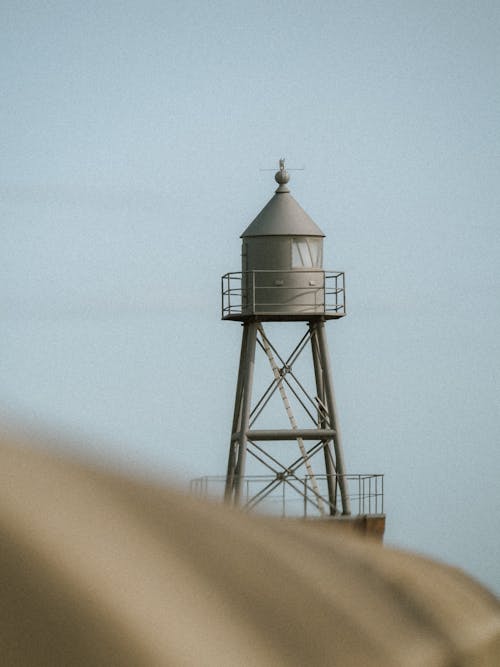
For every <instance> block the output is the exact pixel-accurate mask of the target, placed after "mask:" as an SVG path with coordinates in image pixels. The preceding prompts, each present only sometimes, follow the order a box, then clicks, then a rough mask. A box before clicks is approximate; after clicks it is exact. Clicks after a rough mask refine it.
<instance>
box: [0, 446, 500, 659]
mask: <svg viewBox="0 0 500 667" xmlns="http://www.w3.org/2000/svg"><path fill="white" fill-rule="evenodd" d="M0 470H1V483H0V527H1V531H2V550H1V551H0V582H1V590H2V598H1V604H0V664H1V665H5V666H7V667H9V666H11V665H22V666H26V667H29V666H32V665H33V666H35V665H50V666H51V667H53V666H55V665H57V666H59V665H71V666H73V665H85V666H86V667H88V666H94V665H103V666H104V665H105V666H106V667H109V666H113V665H116V666H120V667H127V666H129V665H130V666H131V665H140V666H149V665H151V666H152V667H158V666H162V665H172V666H173V667H179V666H193V667H194V666H197V667H198V666H201V665H203V666H212V665H213V666H214V667H215V666H217V667H219V666H224V665H228V666H229V665H231V666H235V665H242V666H245V667H246V666H250V665H269V666H273V667H274V666H280V665H296V666H297V667H298V666H299V665H300V666H301V667H303V666H304V665H311V666H313V667H316V666H322V665H325V666H326V665H337V664H338V665H340V664H342V665H343V666H347V667H349V666H352V667H363V666H365V665H366V666H375V665H381V666H382V665H383V666H384V667H390V666H392V665H393V666H394V667H396V666H397V667H404V666H405V665H412V667H413V666H417V665H422V667H424V666H425V667H434V666H436V667H437V666H443V667H444V666H445V665H446V666H451V665H453V667H459V666H461V665H481V666H488V665H491V666H496V665H498V664H500V603H499V601H498V600H497V599H496V598H495V597H494V596H493V595H492V594H491V593H489V592H488V591H487V590H485V589H484V588H483V587H482V586H480V585H479V584H478V583H476V582H475V581H474V580H472V579H470V578H469V577H467V576H466V575H465V574H463V573H462V572H461V571H459V570H457V569H455V568H451V567H448V566H445V565H442V564H437V563H435V562H433V561H430V560H427V559H424V558H421V557H419V556H416V555H413V554H409V553H402V552H398V551H395V550H391V549H386V548H383V547H381V546H380V545H377V544H375V543H372V542H370V541H369V540H366V539H365V540H363V539H359V538H355V537H354V536H353V535H350V534H347V533H345V532H344V531H336V530H333V529H326V528H325V527H321V526H316V528H315V524H314V522H309V523H308V522H307V521H293V520H289V521H286V520H280V519H272V518H256V517H249V516H247V515H245V514H242V513H239V512H235V511H231V510H229V509H227V508H225V507H219V506H214V505H212V504H210V503H202V502H200V501H198V500H195V499H193V498H190V497H187V496H184V495H182V494H180V493H178V492H174V491H171V490H167V489H164V488H162V487H161V486H159V485H156V484H153V483H146V482H144V481H141V480H134V479H131V478H127V477H125V476H122V475H118V474H113V473H110V472H108V471H104V470H99V469H97V468H96V467H93V466H91V465H87V464H84V463H82V462H76V461H71V460H68V459H64V458H61V456H60V455H56V454H54V453H51V452H50V451H49V450H48V449H46V450H45V451H44V450H43V449H40V448H39V447H37V448H32V447H31V445H30V443H26V442H22V441H16V439H15V438H13V437H12V436H9V437H4V438H2V440H1V445H0Z"/></svg>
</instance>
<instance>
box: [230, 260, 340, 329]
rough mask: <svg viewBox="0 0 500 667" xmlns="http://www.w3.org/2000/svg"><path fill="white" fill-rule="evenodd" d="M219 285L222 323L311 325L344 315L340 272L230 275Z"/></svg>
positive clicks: (270, 272)
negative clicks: (310, 322) (249, 321)
mask: <svg viewBox="0 0 500 667" xmlns="http://www.w3.org/2000/svg"><path fill="white" fill-rule="evenodd" d="M221 283H222V285H221V287H222V289H221V293H222V311H221V317H222V319H223V320H232V321H236V322H246V321H248V320H252V319H257V320H259V321H261V322H266V321H267V322H269V321H276V322H283V321H311V320H315V319H321V320H333V319H339V318H341V317H344V316H345V315H346V309H345V278H344V273H343V272H341V271H324V270H319V269H311V268H307V269H303V270H298V269H272V270H255V271H232V272H230V273H226V274H225V275H223V276H222V279H221Z"/></svg>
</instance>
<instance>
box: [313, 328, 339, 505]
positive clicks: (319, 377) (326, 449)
mask: <svg viewBox="0 0 500 667" xmlns="http://www.w3.org/2000/svg"><path fill="white" fill-rule="evenodd" d="M316 326H317V325H316V323H314V322H309V331H310V333H311V351H312V358H313V365H314V377H315V379H316V394H317V397H318V399H319V401H320V404H319V406H318V428H319V429H325V428H334V427H333V426H330V424H329V423H327V422H326V419H325V415H324V413H323V411H322V409H321V406H324V405H326V401H325V382H324V378H323V367H322V364H321V355H320V351H319V343H318V338H317V335H316ZM323 453H324V457H325V471H326V475H327V477H326V481H327V487H328V501H329V506H330V515H332V516H334V515H335V514H336V513H337V476H336V470H335V465H334V463H333V458H332V452H331V451H330V441H329V440H325V441H324V442H323Z"/></svg>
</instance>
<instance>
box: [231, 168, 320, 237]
mask: <svg viewBox="0 0 500 667" xmlns="http://www.w3.org/2000/svg"><path fill="white" fill-rule="evenodd" d="M275 179H276V182H277V183H279V187H278V189H277V190H276V192H275V194H274V197H272V199H270V200H269V201H268V202H267V204H266V205H265V206H264V208H263V209H262V211H261V212H260V213H259V215H258V216H257V217H256V218H255V219H254V220H253V222H251V223H250V224H249V225H248V227H247V228H246V229H245V231H244V232H243V234H242V235H241V238H244V237H245V236H324V234H323V232H322V231H321V229H320V228H319V227H318V225H317V224H316V223H315V222H314V221H313V220H312V219H311V218H310V217H309V216H308V215H307V213H306V212H305V211H304V209H303V208H302V206H300V204H299V203H298V202H297V201H295V199H294V198H293V197H292V195H291V194H290V190H289V189H288V187H287V186H286V184H287V183H288V181H289V179H290V177H289V175H288V172H286V171H285V168H284V161H280V171H278V172H277V173H276V175H275Z"/></svg>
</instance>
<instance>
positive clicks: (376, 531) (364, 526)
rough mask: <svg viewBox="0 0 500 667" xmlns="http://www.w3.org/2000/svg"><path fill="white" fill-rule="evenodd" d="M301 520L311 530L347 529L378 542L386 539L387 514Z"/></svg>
mask: <svg viewBox="0 0 500 667" xmlns="http://www.w3.org/2000/svg"><path fill="white" fill-rule="evenodd" d="M299 521H302V522H303V523H304V524H307V526H308V529H309V528H310V529H311V530H323V531H328V530H347V531H351V532H353V533H355V534H357V535H359V536H362V537H369V538H371V539H374V540H375V541H377V542H383V541H384V533H385V514H359V515H357V516H329V517H318V518H302V519H299Z"/></svg>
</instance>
